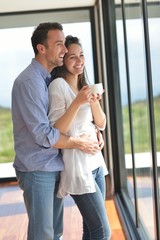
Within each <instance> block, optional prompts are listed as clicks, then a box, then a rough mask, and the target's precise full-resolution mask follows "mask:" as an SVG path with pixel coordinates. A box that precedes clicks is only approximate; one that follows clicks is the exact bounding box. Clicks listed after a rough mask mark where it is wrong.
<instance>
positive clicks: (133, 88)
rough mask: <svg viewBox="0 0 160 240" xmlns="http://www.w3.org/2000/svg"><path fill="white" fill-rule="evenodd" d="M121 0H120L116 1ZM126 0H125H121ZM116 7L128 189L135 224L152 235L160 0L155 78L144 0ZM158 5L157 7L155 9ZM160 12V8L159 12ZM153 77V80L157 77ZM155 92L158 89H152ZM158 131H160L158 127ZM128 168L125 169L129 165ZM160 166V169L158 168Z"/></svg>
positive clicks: (154, 30)
mask: <svg viewBox="0 0 160 240" xmlns="http://www.w3.org/2000/svg"><path fill="white" fill-rule="evenodd" d="M115 2H116V1H115ZM118 2H120V1H118ZM123 2H124V4H123V9H122V2H121V4H120V5H119V6H120V7H117V8H116V29H117V30H116V31H117V45H118V61H119V73H120V91H121V102H122V106H121V107H122V117H123V137H124V152H125V156H124V160H125V173H124V175H123V176H124V177H126V181H123V182H126V183H127V184H126V186H123V193H124V196H125V199H126V201H127V205H128V206H131V208H130V213H131V215H132V217H133V220H134V223H135V226H136V227H137V228H139V229H140V230H142V229H143V232H145V234H146V239H157V238H156V236H157V235H156V216H155V211H154V210H155V195H154V193H155V189H154V186H155V185H154V177H153V172H154V171H153V161H154V159H153V149H152V146H151V138H153V137H155V140H156V141H155V142H156V147H157V164H158V166H157V167H158V169H159V161H160V159H159V158H160V156H159V148H160V134H159V133H160V129H159V126H160V112H159V109H160V81H159V80H158V79H159V78H160V73H159V62H160V54H159V53H160V43H159V41H158V39H157V37H156V36H158V33H159V31H160V28H159V26H160V18H159V16H158V12H159V13H160V9H159V11H158V10H157V7H159V3H157V5H156V4H151V1H148V2H149V3H148V9H147V10H148V13H149V14H148V16H149V19H147V21H148V24H149V37H150V39H149V40H150V49H148V51H150V53H151V70H152V79H148V75H147V67H148V66H147V61H146V58H147V54H146V49H145V37H146V36H145V35H144V22H143V11H142V7H143V6H142V1H128V0H126V1H125V0H124V1H123ZM154 10H155V11H154ZM159 15H160V14H159ZM148 81H150V83H151V85H152V86H153V99H154V118H155V136H154V135H152V136H151V130H152V129H151V127H152V126H151V118H150V114H151V112H150V111H149V110H150V109H149V108H150V99H149V95H148V87H149V85H148ZM151 81H152V82H151ZM151 92H152V89H151ZM153 133H154V131H153ZM123 172H124V171H123ZM158 172H159V171H158Z"/></svg>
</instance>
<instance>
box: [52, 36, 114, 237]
mask: <svg viewBox="0 0 160 240" xmlns="http://www.w3.org/2000/svg"><path fill="white" fill-rule="evenodd" d="M65 46H66V48H67V50H68V52H67V53H66V55H65V57H64V65H63V67H58V68H57V71H56V74H55V77H56V78H55V79H54V81H52V83H51V84H50V86H49V102H50V103H49V120H50V122H51V124H52V125H54V127H55V128H58V129H59V131H60V132H61V133H63V134H66V135H68V136H74V137H78V136H83V134H84V135H85V136H86V135H87V136H88V137H89V138H92V139H94V140H95V141H97V133H96V129H97V128H98V129H100V130H103V129H104V128H105V125H106V117H105V114H104V112H103V111H102V108H101V106H100V103H99V100H100V99H101V96H100V95H97V96H94V95H93V94H92V93H91V89H90V88H89V86H88V85H87V82H86V75H85V70H84V64H85V59H84V54H83V51H82V47H81V44H80V42H79V39H78V38H76V37H72V36H67V37H66V41H65ZM62 154H63V160H64V164H65V170H64V171H62V172H61V181H60V184H59V191H58V196H59V197H64V196H65V195H67V194H70V195H71V196H72V198H73V199H74V201H75V203H76V204H77V206H78V208H79V210H80V212H81V214H82V217H83V238H82V239H83V240H88V239H90V240H108V239H110V227H109V223H108V219H107V215H106V210H105V204H104V202H105V201H104V199H105V178H104V175H105V174H107V169H106V166H105V164H104V159H103V155H102V153H101V151H99V152H97V151H95V154H94V155H89V154H87V153H86V154H85V153H84V152H82V151H80V150H78V149H64V150H62Z"/></svg>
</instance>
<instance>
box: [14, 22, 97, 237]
mask: <svg viewBox="0 0 160 240" xmlns="http://www.w3.org/2000/svg"><path fill="white" fill-rule="evenodd" d="M64 41H65V37H64V33H63V28H62V25H61V24H59V23H41V24H39V26H38V27H37V28H36V29H35V30H34V32H33V35H32V37H31V42H32V46H33V50H34V53H35V58H34V59H32V62H31V64H30V65H29V66H28V67H27V68H26V69H25V70H24V71H23V72H22V73H21V74H20V75H19V76H18V77H17V79H16V80H15V82H14V85H13V89H12V120H13V133H14V145H15V153H16V156H15V161H14V165H13V166H14V168H15V170H16V176H17V179H18V183H19V186H20V187H21V189H22V190H23V196H24V202H25V206H26V209H27V213H28V217H29V224H28V240H53V239H54V240H58V239H60V237H61V236H62V231H63V226H62V225H63V224H62V223H63V200H62V199H59V198H57V197H56V193H57V188H58V183H59V177H60V171H62V170H63V169H64V165H63V161H62V157H61V154H60V152H59V150H58V149H62V148H78V149H80V150H82V151H84V152H86V153H90V154H94V153H95V152H97V151H99V150H100V149H101V147H100V146H98V144H97V143H95V142H91V141H90V140H88V138H87V136H86V137H83V138H77V139H75V138H73V137H70V138H69V137H66V136H65V135H62V134H60V132H59V131H58V129H56V128H53V127H52V126H50V124H49V121H48V116H47V114H48V89H47V87H48V85H49V83H50V81H51V74H50V73H51V72H52V71H53V69H54V68H55V67H57V66H61V65H63V57H64V55H65V53H66V52H67V49H66V47H65V45H64ZM88 97H90V96H88Z"/></svg>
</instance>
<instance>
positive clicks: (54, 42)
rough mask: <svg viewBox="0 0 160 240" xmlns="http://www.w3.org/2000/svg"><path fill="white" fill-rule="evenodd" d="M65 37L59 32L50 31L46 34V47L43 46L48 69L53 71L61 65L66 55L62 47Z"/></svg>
mask: <svg viewBox="0 0 160 240" xmlns="http://www.w3.org/2000/svg"><path fill="white" fill-rule="evenodd" d="M64 42H65V36H64V33H63V31H61V30H57V29H56V30H51V31H49V32H48V39H47V45H46V46H45V52H44V57H45V62H46V65H47V68H48V69H51V70H52V69H53V68H55V67H58V66H62V65H63V57H64V55H65V53H67V49H66V47H65V45H64Z"/></svg>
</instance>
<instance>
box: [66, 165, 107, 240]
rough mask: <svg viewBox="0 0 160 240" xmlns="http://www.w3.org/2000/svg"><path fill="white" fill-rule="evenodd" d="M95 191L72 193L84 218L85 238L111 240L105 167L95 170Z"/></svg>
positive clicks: (86, 239)
mask: <svg viewBox="0 0 160 240" xmlns="http://www.w3.org/2000/svg"><path fill="white" fill-rule="evenodd" d="M93 177H94V179H95V187H96V192H95V193H87V194H82V195H71V196H72V198H73V199H74V201H75V203H76V204H77V206H78V208H79V210H80V212H81V215H82V218H83V238H82V239H83V240H109V239H110V235H111V232H110V226H109V222H108V217H107V213H106V208H105V189H106V188H105V178H104V174H103V168H102V167H100V168H98V169H96V170H94V171H93Z"/></svg>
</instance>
